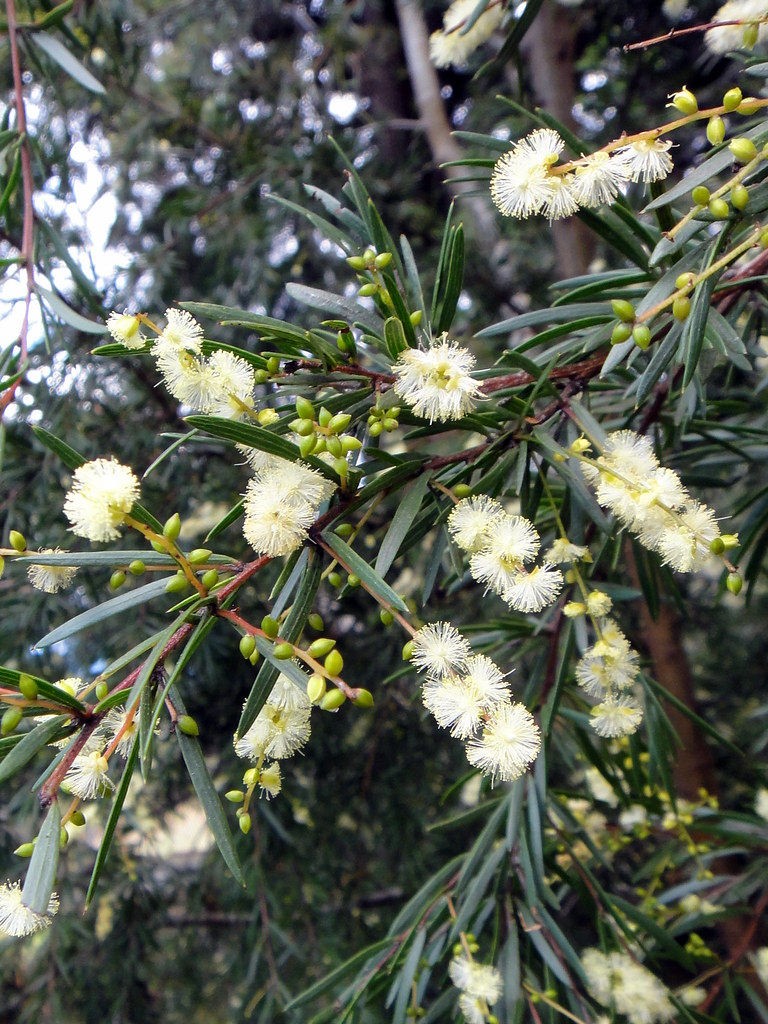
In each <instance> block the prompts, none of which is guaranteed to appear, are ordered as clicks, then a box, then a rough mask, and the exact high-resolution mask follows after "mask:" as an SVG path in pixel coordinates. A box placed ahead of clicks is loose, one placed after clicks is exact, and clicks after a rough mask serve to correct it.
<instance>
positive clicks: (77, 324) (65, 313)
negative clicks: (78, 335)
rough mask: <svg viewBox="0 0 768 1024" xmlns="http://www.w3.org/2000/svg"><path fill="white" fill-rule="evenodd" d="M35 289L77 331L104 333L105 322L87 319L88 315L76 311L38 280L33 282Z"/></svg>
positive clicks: (58, 315) (61, 318)
mask: <svg viewBox="0 0 768 1024" xmlns="http://www.w3.org/2000/svg"><path fill="white" fill-rule="evenodd" d="M35 291H36V292H37V293H38V295H42V297H43V298H44V299H45V302H46V304H47V305H48V306H50V307H51V309H52V310H53V312H54V313H55V314H56V316H57V317H58V318H59V319H60V320H63V321H64V323H65V324H68V325H69V326H70V327H74V328H75V330H77V331H83V332H84V333H85V334H106V331H107V328H106V325H105V324H102V323H99V322H98V321H96V320H89V319H88V317H86V316H83V315H82V314H81V313H78V312H76V311H75V310H74V309H72V307H71V306H69V305H68V304H67V303H66V302H65V301H64V300H63V299H62V298H61V296H59V295H57V294H56V293H55V292H52V291H51V290H50V289H49V288H45V287H43V285H41V284H40V283H39V282H37V283H36V284H35Z"/></svg>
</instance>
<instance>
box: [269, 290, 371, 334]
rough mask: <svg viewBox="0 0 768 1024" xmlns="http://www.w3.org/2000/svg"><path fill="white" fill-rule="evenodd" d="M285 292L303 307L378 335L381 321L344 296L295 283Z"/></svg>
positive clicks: (363, 307)
mask: <svg viewBox="0 0 768 1024" xmlns="http://www.w3.org/2000/svg"><path fill="white" fill-rule="evenodd" d="M285 290H286V291H287V292H288V294H289V295H290V296H291V298H292V299H295V300H296V301H297V302H300V303H301V304H302V305H304V306H309V307H311V308H312V309H320V310H322V311H323V313H331V314H332V315H333V316H338V317H342V318H343V319H344V320H348V321H349V322H350V323H353V324H360V325H361V326H363V327H365V328H367V329H368V330H369V331H372V332H373V333H374V334H378V333H379V332H380V331H381V321H380V320H379V318H378V317H377V316H376V315H375V314H374V313H372V312H371V310H369V309H366V308H365V306H361V305H359V303H357V302H355V301H354V299H349V298H347V297H346V296H345V295H334V294H333V293H332V292H326V291H323V290H322V289H321V288H310V287H309V286H308V285H305V284H297V283H296V282H289V283H288V284H287V285H286V286H285Z"/></svg>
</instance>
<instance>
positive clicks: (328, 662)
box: [323, 651, 344, 676]
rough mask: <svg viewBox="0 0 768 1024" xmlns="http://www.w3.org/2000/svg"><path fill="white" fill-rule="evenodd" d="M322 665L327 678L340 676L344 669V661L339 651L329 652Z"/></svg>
mask: <svg viewBox="0 0 768 1024" xmlns="http://www.w3.org/2000/svg"><path fill="white" fill-rule="evenodd" d="M323 665H324V667H325V671H326V672H327V673H328V675H329V676H340V675H341V672H342V669H343V668H344V659H343V658H342V656H341V653H340V652H339V651H331V653H330V654H329V655H328V656H327V657H326V659H325V661H324V662H323Z"/></svg>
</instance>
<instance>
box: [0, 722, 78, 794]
mask: <svg viewBox="0 0 768 1024" xmlns="http://www.w3.org/2000/svg"><path fill="white" fill-rule="evenodd" d="M66 721H67V719H66V717H65V716H64V715H57V716H56V717H55V718H52V719H48V720H47V721H45V722H42V723H41V724H40V725H36V726H35V728H34V729H32V730H31V731H30V732H27V733H25V734H24V735H23V736H22V738H21V739H20V740H19V742H18V743H17V744H16V745H15V746H14V747H13V749H12V750H11V751H10V753H8V754H6V756H5V757H4V758H3V759H2V761H0V783H3V782H5V781H6V779H10V778H11V777H12V776H14V775H15V774H16V772H18V771H20V770H21V769H22V768H23V767H24V765H25V764H27V763H28V762H29V761H31V760H32V758H33V757H34V756H35V754H36V753H37V752H38V751H39V750H42V749H43V747H45V746H46V745H47V744H48V743H50V741H51V740H52V739H53V737H54V736H55V735H56V733H57V732H58V731H59V729H60V728H61V727H62V725H63V724H64V723H65V722H66Z"/></svg>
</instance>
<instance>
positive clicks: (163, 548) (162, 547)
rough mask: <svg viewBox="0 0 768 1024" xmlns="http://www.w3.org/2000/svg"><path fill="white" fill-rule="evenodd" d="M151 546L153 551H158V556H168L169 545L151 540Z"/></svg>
mask: <svg viewBox="0 0 768 1024" xmlns="http://www.w3.org/2000/svg"><path fill="white" fill-rule="evenodd" d="M149 544H150V547H151V548H152V550H153V551H157V553H158V554H160V555H167V554H168V545H167V544H163V542H162V541H161V540H151V541H150V542H149Z"/></svg>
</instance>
